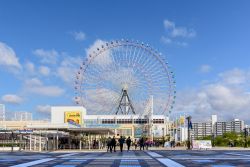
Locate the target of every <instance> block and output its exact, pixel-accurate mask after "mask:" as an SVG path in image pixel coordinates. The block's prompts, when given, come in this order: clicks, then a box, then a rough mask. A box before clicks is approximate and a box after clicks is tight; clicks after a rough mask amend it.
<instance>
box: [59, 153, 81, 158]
mask: <svg viewBox="0 0 250 167" xmlns="http://www.w3.org/2000/svg"><path fill="white" fill-rule="evenodd" d="M76 154H79V153H69V154H63V155H59V156H57V157H69V156H71V155H76Z"/></svg>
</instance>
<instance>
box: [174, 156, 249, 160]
mask: <svg viewBox="0 0 250 167" xmlns="http://www.w3.org/2000/svg"><path fill="white" fill-rule="evenodd" d="M171 159H180V160H187V159H190V160H195V159H209V160H210V159H211V160H234V159H237V160H241V159H246V160H250V158H246V157H245V158H244V157H238V158H237V157H186V158H185V157H184V158H171Z"/></svg>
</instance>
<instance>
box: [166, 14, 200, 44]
mask: <svg viewBox="0 0 250 167" xmlns="http://www.w3.org/2000/svg"><path fill="white" fill-rule="evenodd" d="M163 25H164V28H165V30H166V32H167V34H166V35H164V36H162V37H161V41H162V42H163V43H164V44H166V45H169V44H175V45H178V46H182V47H186V46H188V43H187V42H186V41H183V40H187V39H190V38H194V37H196V32H195V30H194V29H191V28H187V27H179V26H176V24H175V23H174V22H173V21H170V20H168V19H166V20H164V21H163Z"/></svg>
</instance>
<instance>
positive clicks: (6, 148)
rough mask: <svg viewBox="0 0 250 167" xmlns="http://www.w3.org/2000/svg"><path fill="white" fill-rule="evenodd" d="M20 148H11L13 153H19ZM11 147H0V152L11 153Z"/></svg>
mask: <svg viewBox="0 0 250 167" xmlns="http://www.w3.org/2000/svg"><path fill="white" fill-rule="evenodd" d="M19 149H20V147H13V151H19ZM11 150H12V148H11V147H0V151H11Z"/></svg>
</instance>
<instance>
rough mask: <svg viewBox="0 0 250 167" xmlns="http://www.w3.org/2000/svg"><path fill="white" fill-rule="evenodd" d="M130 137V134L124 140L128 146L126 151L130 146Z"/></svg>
mask: <svg viewBox="0 0 250 167" xmlns="http://www.w3.org/2000/svg"><path fill="white" fill-rule="evenodd" d="M131 142H132V141H131V139H130V136H129V137H128V138H127V140H126V144H127V146H128V151H129V150H130V146H131Z"/></svg>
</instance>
